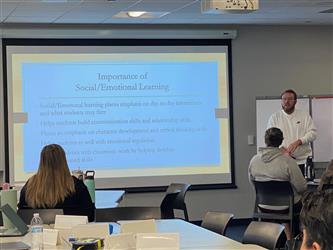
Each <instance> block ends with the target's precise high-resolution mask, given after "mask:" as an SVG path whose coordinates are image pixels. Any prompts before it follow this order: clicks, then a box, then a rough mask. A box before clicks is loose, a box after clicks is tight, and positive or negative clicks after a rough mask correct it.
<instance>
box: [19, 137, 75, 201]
mask: <svg viewBox="0 0 333 250" xmlns="http://www.w3.org/2000/svg"><path fill="white" fill-rule="evenodd" d="M74 192H75V187H74V181H73V178H72V176H71V173H70V171H69V169H68V165H67V160H66V155H65V151H64V150H63V148H62V147H61V146H60V145H57V144H50V145H47V146H45V147H44V148H43V150H42V152H41V154H40V162H39V168H38V171H37V173H36V174H35V175H34V176H32V177H31V178H30V179H29V180H28V183H27V190H26V195H25V199H26V201H27V204H28V205H29V206H30V207H32V208H52V207H55V206H56V204H58V203H59V202H63V201H64V200H65V198H66V197H67V196H68V195H70V194H72V193H74Z"/></svg>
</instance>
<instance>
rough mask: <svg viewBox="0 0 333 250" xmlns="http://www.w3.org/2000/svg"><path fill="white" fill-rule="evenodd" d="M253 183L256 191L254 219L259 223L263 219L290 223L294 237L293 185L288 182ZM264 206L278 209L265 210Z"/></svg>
mask: <svg viewBox="0 0 333 250" xmlns="http://www.w3.org/2000/svg"><path fill="white" fill-rule="evenodd" d="M253 183H254V187H255V191H256V200H255V204H254V212H253V218H255V219H258V220H259V221H260V220H262V219H264V220H274V221H279V222H280V221H289V222H290V230H291V232H292V233H293V235H294V225H293V224H294V216H295V214H294V210H293V205H294V192H293V189H292V187H291V184H290V183H289V182H288V181H253ZM263 205H266V206H267V205H268V206H273V207H276V209H275V208H274V209H265V208H263ZM277 206H279V208H278V207H277ZM273 210H274V211H273Z"/></svg>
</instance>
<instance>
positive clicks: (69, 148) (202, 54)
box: [4, 39, 233, 188]
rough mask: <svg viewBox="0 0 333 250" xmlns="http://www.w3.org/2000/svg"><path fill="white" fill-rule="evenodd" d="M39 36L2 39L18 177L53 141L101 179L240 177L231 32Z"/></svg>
mask: <svg viewBox="0 0 333 250" xmlns="http://www.w3.org/2000/svg"><path fill="white" fill-rule="evenodd" d="M4 40H5V39H4ZM40 43H41V42H40V41H39V43H38V45H34V44H33V43H31V42H27V44H24V41H20V43H19V44H15V42H12V41H7V42H5V43H4V44H5V46H4V53H5V58H6V65H5V70H4V73H5V88H6V89H5V90H6V91H5V93H7V95H6V97H5V102H6V103H5V104H6V105H7V112H5V113H6V119H7V121H6V131H5V132H6V136H7V137H6V155H7V157H6V161H7V162H6V165H8V170H9V176H8V178H9V179H10V182H11V184H17V183H24V182H25V181H26V180H27V179H28V178H29V177H30V176H31V175H33V174H34V173H35V172H36V170H37V169H38V164H39V157H40V152H41V149H42V148H43V146H45V145H47V144H52V143H56V144H59V145H61V146H62V147H63V148H64V150H65V152H66V155H67V161H68V165H69V168H70V169H71V170H74V169H81V170H83V171H85V170H95V172H96V175H95V178H96V187H97V188H148V187H161V186H166V185H169V183H171V182H186V183H191V184H192V185H198V187H201V188H204V187H212V186H214V185H215V187H216V185H221V184H227V185H228V184H229V185H232V184H233V168H232V164H233V146H232V109H231V100H230V96H231V82H230V80H229V79H230V75H229V74H230V73H229V70H230V65H231V59H230V58H231V56H230V55H229V54H230V51H231V50H230V46H231V43H230V41H227V42H226V41H225V40H223V42H221V41H218V42H216V41H215V43H214V44H211V43H212V42H209V41H201V42H197V43H193V42H191V41H188V42H185V44H184V42H182V43H181V44H178V43H177V41H173V42H170V41H169V42H158V41H157V42H156V43H154V44H153V46H151V43H152V42H151V41H150V42H149V43H150V44H147V45H146V44H145V43H142V42H138V41H133V42H129V41H128V40H126V43H125V44H122V43H121V41H120V42H119V41H118V43H117V44H116V45H115V44H114V43H113V44H111V45H106V44H107V42H105V41H104V42H103V45H96V44H89V45H85V43H86V41H85V40H80V43H79V44H78V45H76V46H73V44H70V45H66V41H62V42H61V43H60V42H56V43H57V44H56V45H55V44H54V43H48V40H47V41H45V44H42V46H41V45H40ZM97 44H98V43H97ZM6 167H7V166H6ZM8 170H7V172H8Z"/></svg>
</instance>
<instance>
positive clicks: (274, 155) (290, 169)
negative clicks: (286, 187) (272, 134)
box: [249, 147, 307, 203]
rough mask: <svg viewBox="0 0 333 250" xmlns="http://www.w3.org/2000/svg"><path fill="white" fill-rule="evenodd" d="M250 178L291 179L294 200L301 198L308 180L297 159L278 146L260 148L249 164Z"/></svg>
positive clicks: (265, 179) (267, 179)
mask: <svg viewBox="0 0 333 250" xmlns="http://www.w3.org/2000/svg"><path fill="white" fill-rule="evenodd" d="M249 180H250V182H251V183H252V181H253V180H256V181H273V180H276V181H289V182H290V183H291V186H292V187H293V190H294V202H295V203H297V202H298V201H299V200H300V199H301V194H302V193H303V192H304V191H305V190H306V188H307V185H306V180H305V179H304V177H303V175H302V172H301V170H300V169H299V167H298V165H297V163H296V161H295V160H294V159H292V158H291V157H289V156H286V155H283V154H282V151H281V150H280V149H279V148H276V147H262V148H259V153H258V154H257V155H255V156H254V157H253V158H252V159H251V161H250V166H249Z"/></svg>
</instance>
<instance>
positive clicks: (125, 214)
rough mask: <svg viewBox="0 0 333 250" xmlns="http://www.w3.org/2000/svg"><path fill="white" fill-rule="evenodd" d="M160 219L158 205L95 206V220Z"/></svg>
mask: <svg viewBox="0 0 333 250" xmlns="http://www.w3.org/2000/svg"><path fill="white" fill-rule="evenodd" d="M147 219H161V210H160V208H159V207H113V208H97V209H96V210H95V221H96V222H115V221H119V220H147Z"/></svg>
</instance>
